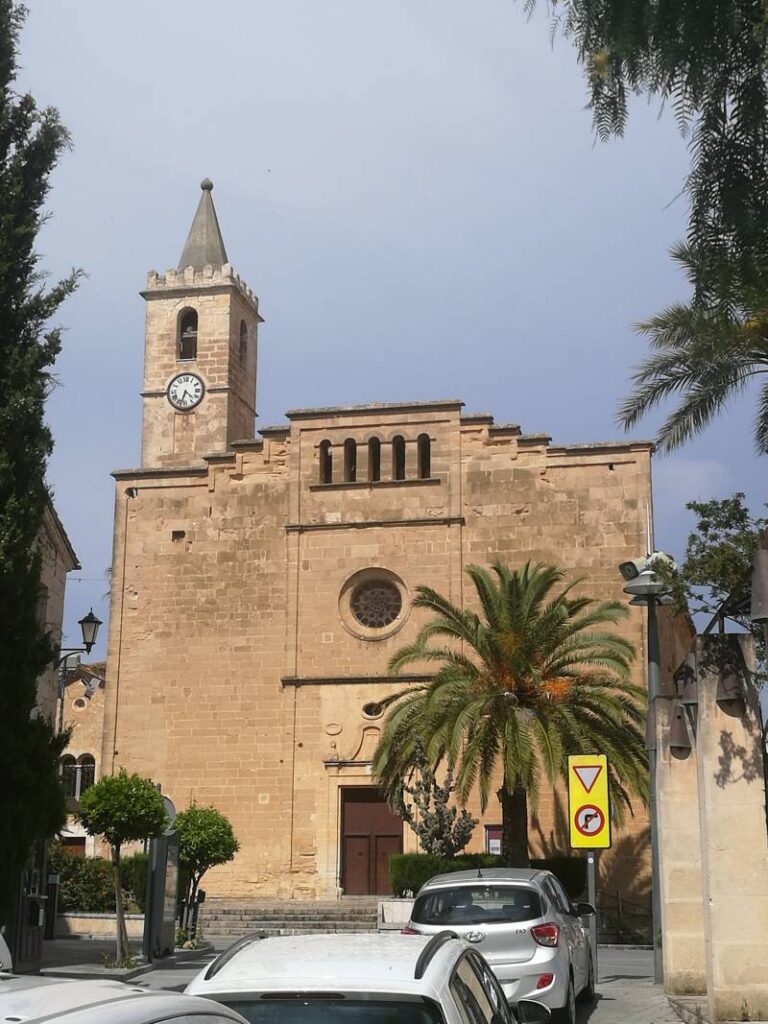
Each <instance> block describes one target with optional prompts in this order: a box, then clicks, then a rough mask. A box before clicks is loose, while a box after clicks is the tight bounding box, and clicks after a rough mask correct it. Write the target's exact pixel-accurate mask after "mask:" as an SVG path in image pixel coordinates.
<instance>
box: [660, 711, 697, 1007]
mask: <svg viewBox="0 0 768 1024" xmlns="http://www.w3.org/2000/svg"><path fill="white" fill-rule="evenodd" d="M670 696H671V695H670ZM656 704H657V707H656V715H657V727H658V732H657V735H658V737H659V748H658V761H657V767H656V785H657V791H658V798H657V811H658V821H659V839H660V856H659V861H660V865H661V931H662V936H663V938H662V953H663V956H664V991H665V992H666V993H667V994H668V995H703V994H704V993H705V992H706V988H707V980H706V967H705V957H704V907H703V904H702V899H701V884H702V880H701V842H700V835H699V804H698V799H697V793H698V785H697V780H696V757H695V754H694V752H693V751H692V750H690V751H688V753H687V756H682V752H678V751H675V752H674V753H673V752H671V751H670V747H669V726H670V719H671V717H672V714H673V709H674V704H673V703H672V700H671V699H669V697H667V698H666V699H661V700H657V702H656ZM690 734H691V730H690V729H689V735H690Z"/></svg>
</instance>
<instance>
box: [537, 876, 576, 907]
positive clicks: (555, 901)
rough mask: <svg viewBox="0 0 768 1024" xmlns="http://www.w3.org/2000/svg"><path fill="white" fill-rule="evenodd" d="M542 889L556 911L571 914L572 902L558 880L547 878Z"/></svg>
mask: <svg viewBox="0 0 768 1024" xmlns="http://www.w3.org/2000/svg"><path fill="white" fill-rule="evenodd" d="M542 889H543V890H544V892H545V894H546V895H547V897H548V899H549V901H550V903H551V904H552V905H553V907H554V908H555V910H558V911H560V913H561V914H570V913H571V901H570V900H569V899H568V897H567V896H566V894H565V891H564V890H563V888H562V886H561V885H560V884H559V882H556V879H554V878H547V879H546V880H545V882H544V883H543V885H542Z"/></svg>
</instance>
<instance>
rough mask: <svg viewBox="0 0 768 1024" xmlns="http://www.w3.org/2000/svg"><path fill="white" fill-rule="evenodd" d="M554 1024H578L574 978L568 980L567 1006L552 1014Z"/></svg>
mask: <svg viewBox="0 0 768 1024" xmlns="http://www.w3.org/2000/svg"><path fill="white" fill-rule="evenodd" d="M552 1024H576V990H575V989H574V987H573V978H569V980H568V993H567V995H566V997H565V1005H564V1006H561V1007H560V1009H559V1010H555V1011H554V1012H553V1013H552Z"/></svg>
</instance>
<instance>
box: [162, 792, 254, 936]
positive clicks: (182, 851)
mask: <svg viewBox="0 0 768 1024" xmlns="http://www.w3.org/2000/svg"><path fill="white" fill-rule="evenodd" d="M174 828H175V829H176V831H177V832H178V835H179V863H180V866H181V868H182V870H183V871H184V873H185V875H186V876H187V879H188V881H187V892H186V896H185V900H186V905H185V908H184V920H183V921H182V927H183V928H184V929H185V931H187V932H189V927H190V922H191V920H192V908H193V906H194V905H195V901H196V899H197V893H198V890H199V888H200V882H201V881H202V878H203V875H204V874H205V873H206V871H208V869H209V868H213V867H216V865H217V864H226V863H227V862H228V861H230V860H232V859H233V857H234V856H235V854H236V853H237V851H238V850H239V849H240V844H239V843H238V841H237V838H236V836H235V833H234V830H233V828H232V825H231V823H230V821H229V818H227V817H225V815H223V814H222V813H221V811H217V810H216V808H215V807H198V806H197V804H192V806H191V807H188V808H187V809H186V811H181V813H180V814H177V815H176V821H175V822H174ZM193 937H194V936H190V938H193Z"/></svg>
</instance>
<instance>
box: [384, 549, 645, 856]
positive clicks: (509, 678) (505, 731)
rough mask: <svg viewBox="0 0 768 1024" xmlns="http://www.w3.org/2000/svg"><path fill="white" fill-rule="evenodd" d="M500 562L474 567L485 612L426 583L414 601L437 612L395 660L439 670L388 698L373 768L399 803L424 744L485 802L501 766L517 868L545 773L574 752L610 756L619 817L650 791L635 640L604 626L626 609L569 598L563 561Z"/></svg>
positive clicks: (507, 851)
mask: <svg viewBox="0 0 768 1024" xmlns="http://www.w3.org/2000/svg"><path fill="white" fill-rule="evenodd" d="M492 568H493V573H491V572H489V571H488V570H487V569H484V568H481V567H480V566H476V565H470V566H468V567H467V570H466V571H467V574H468V576H469V577H470V579H471V580H472V583H473V584H474V586H475V590H476V591H477V597H478V599H479V602H480V606H481V608H482V614H481V615H478V614H476V613H475V612H473V611H469V610H467V609H463V608H459V607H457V606H456V605H454V604H452V603H451V602H450V601H449V600H448V599H447V598H445V597H443V596H442V595H441V594H439V593H437V591H435V590H432V589H431V588H429V587H419V588H418V590H417V596H416V599H415V601H414V604H415V606H416V607H418V608H425V609H427V610H428V611H430V612H432V617H431V618H430V619H429V620H428V621H427V622H426V623H425V625H424V626H423V627H422V628H421V630H420V632H419V634H418V636H417V638H416V640H415V641H414V642H413V643H412V644H409V645H407V646H406V647H403V648H402V649H401V650H399V651H398V652H397V653H396V654H395V655H394V656H393V658H392V660H391V661H390V669H391V670H393V671H399V670H400V669H403V668H405V667H406V666H408V665H411V664H413V663H414V662H422V663H423V662H425V661H427V662H433V663H435V664H436V665H437V672H436V674H435V676H434V677H433V679H432V680H431V681H430V682H427V683H424V684H421V685H415V686H411V687H408V688H407V689H405V690H402V691H400V692H399V693H397V694H395V695H394V696H393V697H391V698H389V701H388V703H389V711H388V714H387V718H386V720H385V723H384V728H383V730H382V735H381V739H380V741H379V745H378V747H377V749H376V753H375V755H374V762H373V768H374V773H375V775H376V776H377V778H378V780H379V782H380V783H381V785H382V786H383V788H384V790H385V792H386V793H387V795H388V796H389V797H390V798H391V797H393V796H394V794H395V793H396V792H397V790H398V788H399V786H400V784H401V781H402V779H403V777H405V775H407V773H408V771H409V769H410V768H411V767H412V763H413V758H414V754H415V753H416V752H417V751H418V749H419V747H423V749H424V750H425V751H426V753H427V756H428V758H429V759H430V762H431V763H432V764H435V765H436V764H438V763H439V762H441V761H444V762H446V763H447V764H448V765H450V766H451V767H453V768H455V770H456V793H457V796H458V798H459V800H460V801H461V802H462V803H464V802H466V800H467V799H468V797H469V795H470V793H471V792H472V790H473V789H474V788H475V786H478V787H479V792H480V803H481V806H482V809H483V810H485V808H486V806H487V804H488V800H489V797H490V794H491V788H492V785H493V781H494V779H495V778H497V777H498V772H499V770H500V772H501V778H502V782H501V789H500V791H499V797H500V800H501V812H502V831H503V838H502V849H503V852H504V856H505V858H506V862H507V863H508V864H510V865H511V866H516V867H520V866H527V864H528V800H529V799H530V801H531V804H532V807H533V809H535V807H536V801H537V797H538V794H539V789H540V786H541V783H542V780H543V779H546V781H547V782H548V783H549V784H550V785H552V786H554V785H555V783H556V781H557V779H558V777H564V776H565V775H566V772H567V755H568V754H577V753H596V752H599V753H604V754H607V755H608V763H609V766H610V768H609V771H610V782H611V796H612V803H613V808H614V813H615V816H616V817H617V819H618V820H621V816H622V812H623V810H624V809H627V808H630V809H631V804H630V800H631V795H632V794H638V795H639V796H640V797H641V798H642V799H643V800H645V799H646V797H647V790H648V774H647V768H648V761H647V755H646V751H645V743H644V732H643V727H644V721H645V711H644V703H645V691H644V690H643V689H641V688H640V687H638V686H634V685H633V684H632V683H631V682H630V681H629V678H628V676H629V669H630V666H631V663H632V660H633V658H634V649H633V647H632V644H631V643H629V641H628V640H625V639H624V638H623V637H621V636H619V635H618V634H617V633H615V632H614V631H613V630H611V629H610V628H605V627H606V624H609V623H615V622H616V621H617V620H618V619H620V618H622V617H624V616H625V615H626V614H627V609H626V608H625V607H624V605H622V604H620V603H618V602H615V601H595V600H593V599H592V598H589V597H577V596H574V594H573V588H574V586H575V585H576V584H577V583H578V582H580V581H579V580H574V581H573V582H572V583H570V584H568V585H564V586H561V584H562V583H563V580H564V577H565V571H564V570H563V569H561V568H559V567H557V566H554V565H537V564H532V563H528V564H526V565H524V566H523V567H522V568H521V569H517V570H514V571H512V570H510V569H508V568H507V567H506V566H504V565H501V564H499V563H496V564H495V565H493V567H492ZM433 639H437V640H439V641H441V642H440V643H439V644H438V645H435V644H432V643H431V641H432V640H433Z"/></svg>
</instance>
